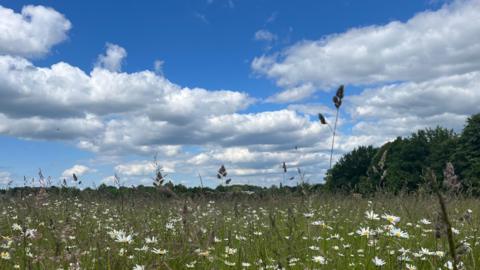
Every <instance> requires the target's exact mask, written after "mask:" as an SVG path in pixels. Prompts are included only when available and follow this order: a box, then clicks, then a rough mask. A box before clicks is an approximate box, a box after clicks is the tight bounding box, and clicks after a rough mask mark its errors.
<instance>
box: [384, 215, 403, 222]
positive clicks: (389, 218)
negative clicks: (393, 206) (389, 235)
mask: <svg viewBox="0 0 480 270" xmlns="http://www.w3.org/2000/svg"><path fill="white" fill-rule="evenodd" d="M382 217H383V218H384V219H385V220H387V221H388V222H390V223H391V224H396V223H397V222H399V221H400V218H399V217H397V216H393V215H389V214H384V215H383V216H382Z"/></svg>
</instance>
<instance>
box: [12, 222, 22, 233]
mask: <svg viewBox="0 0 480 270" xmlns="http://www.w3.org/2000/svg"><path fill="white" fill-rule="evenodd" d="M12 230H14V231H22V226H20V225H18V224H17V223H13V224H12Z"/></svg>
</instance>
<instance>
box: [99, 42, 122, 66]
mask: <svg viewBox="0 0 480 270" xmlns="http://www.w3.org/2000/svg"><path fill="white" fill-rule="evenodd" d="M125 57H127V51H126V50H125V49H124V48H122V47H120V46H118V45H116V44H112V43H107V51H106V52H105V54H101V55H99V56H98V59H97V63H96V64H95V65H96V66H97V67H100V68H104V69H107V70H109V71H112V72H120V70H121V69H122V61H123V59H124V58H125Z"/></svg>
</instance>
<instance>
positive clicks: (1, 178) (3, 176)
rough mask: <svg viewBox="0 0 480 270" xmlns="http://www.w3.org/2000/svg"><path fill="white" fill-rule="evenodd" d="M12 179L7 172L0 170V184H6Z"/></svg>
mask: <svg viewBox="0 0 480 270" xmlns="http://www.w3.org/2000/svg"><path fill="white" fill-rule="evenodd" d="M11 181H13V180H12V177H11V174H10V173H9V172H3V171H0V185H8V184H9V183H10V182H11Z"/></svg>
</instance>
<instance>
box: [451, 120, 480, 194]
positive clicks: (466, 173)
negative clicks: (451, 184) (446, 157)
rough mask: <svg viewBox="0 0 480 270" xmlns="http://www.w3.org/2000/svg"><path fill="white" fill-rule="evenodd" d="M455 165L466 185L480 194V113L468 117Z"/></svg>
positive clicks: (455, 155)
mask: <svg viewBox="0 0 480 270" xmlns="http://www.w3.org/2000/svg"><path fill="white" fill-rule="evenodd" d="M454 165H455V169H456V170H457V171H458V172H459V175H460V181H461V182H462V184H463V185H464V187H466V188H467V189H470V190H471V191H472V192H474V193H476V194H480V114H476V115H473V116H471V117H470V118H468V120H467V125H466V126H465V128H464V129H463V132H462V134H461V135H460V138H459V140H458V145H457V148H456V153H455V154H454Z"/></svg>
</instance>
